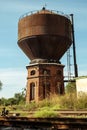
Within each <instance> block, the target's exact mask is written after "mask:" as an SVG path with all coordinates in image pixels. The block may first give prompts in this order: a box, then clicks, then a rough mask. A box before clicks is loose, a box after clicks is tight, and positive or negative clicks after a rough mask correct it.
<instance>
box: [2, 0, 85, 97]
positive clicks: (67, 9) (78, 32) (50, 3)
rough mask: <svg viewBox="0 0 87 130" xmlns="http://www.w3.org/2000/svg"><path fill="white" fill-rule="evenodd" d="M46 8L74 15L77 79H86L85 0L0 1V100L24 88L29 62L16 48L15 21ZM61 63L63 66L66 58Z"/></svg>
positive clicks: (16, 24)
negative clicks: (78, 76)
mask: <svg viewBox="0 0 87 130" xmlns="http://www.w3.org/2000/svg"><path fill="white" fill-rule="evenodd" d="M45 4H46V5H47V6H46V8H47V9H50V10H57V11H62V12H64V13H65V14H71V13H73V14H74V29H75V41H76V54H77V64H78V70H79V75H87V58H86V56H87V0H79V1H78V0H73V1H72V0H0V80H1V81H2V83H3V89H2V91H0V97H6V98H9V97H12V96H13V95H14V93H17V92H21V91H22V88H24V87H25V86H26V82H27V80H26V77H27V70H26V65H28V64H29V62H30V61H29V59H28V58H27V57H26V56H25V54H24V53H23V52H22V51H21V50H20V48H19V47H18V45H17V37H18V36H17V35H18V34H17V33H18V20H19V17H20V16H21V15H23V14H24V13H26V12H29V11H32V10H40V9H42V7H43V6H44V5H45ZM71 58H72V57H71ZM71 62H72V59H71ZM62 63H63V64H65V65H66V54H65V55H64V57H63V58H62ZM72 64H73V63H72ZM65 70H66V68H65Z"/></svg>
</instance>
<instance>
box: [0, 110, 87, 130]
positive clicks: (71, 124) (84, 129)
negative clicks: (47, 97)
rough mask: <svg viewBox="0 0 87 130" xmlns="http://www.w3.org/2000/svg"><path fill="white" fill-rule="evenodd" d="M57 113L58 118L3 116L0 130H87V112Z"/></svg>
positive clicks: (0, 118) (0, 119) (0, 120)
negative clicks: (6, 129)
mask: <svg viewBox="0 0 87 130" xmlns="http://www.w3.org/2000/svg"><path fill="white" fill-rule="evenodd" d="M57 112H58V113H59V115H58V117H57V118H30V117H20V116H1V117H0V128H1V127H4V128H5V127H6V128H7V127H10V128H11V129H9V130H26V129H27V130H87V118H86V116H87V111H57ZM12 128H14V129H12ZM0 130H5V129H0Z"/></svg>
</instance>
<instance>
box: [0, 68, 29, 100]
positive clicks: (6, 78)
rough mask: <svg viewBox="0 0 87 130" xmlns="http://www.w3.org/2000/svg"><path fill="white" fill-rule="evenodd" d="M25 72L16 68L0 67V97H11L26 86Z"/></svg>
mask: <svg viewBox="0 0 87 130" xmlns="http://www.w3.org/2000/svg"><path fill="white" fill-rule="evenodd" d="M26 78H27V72H26V71H25V70H23V69H18V68H15V69H14V68H5V69H0V80H1V82H2V83H3V86H2V90H1V91H0V97H6V98H9V97H13V96H14V94H15V93H17V92H21V91H22V88H24V87H25V86H26V82H27V79H26Z"/></svg>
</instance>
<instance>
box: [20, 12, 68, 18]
mask: <svg viewBox="0 0 87 130" xmlns="http://www.w3.org/2000/svg"><path fill="white" fill-rule="evenodd" d="M42 11H43V12H44V14H45V13H47V12H46V11H45V10H42ZM48 11H50V14H51V13H52V14H53V13H54V14H58V15H61V16H64V17H66V18H68V19H69V20H70V15H69V14H65V13H63V12H62V11H56V10H48ZM40 12H41V10H34V11H30V12H27V13H25V14H23V15H21V16H20V18H19V20H21V19H22V18H24V17H27V16H29V15H32V14H35V13H37V14H40Z"/></svg>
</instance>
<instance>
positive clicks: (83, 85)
mask: <svg viewBox="0 0 87 130" xmlns="http://www.w3.org/2000/svg"><path fill="white" fill-rule="evenodd" d="M76 90H77V96H79V95H82V94H83V93H86V94H87V77H81V78H77V79H76Z"/></svg>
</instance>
